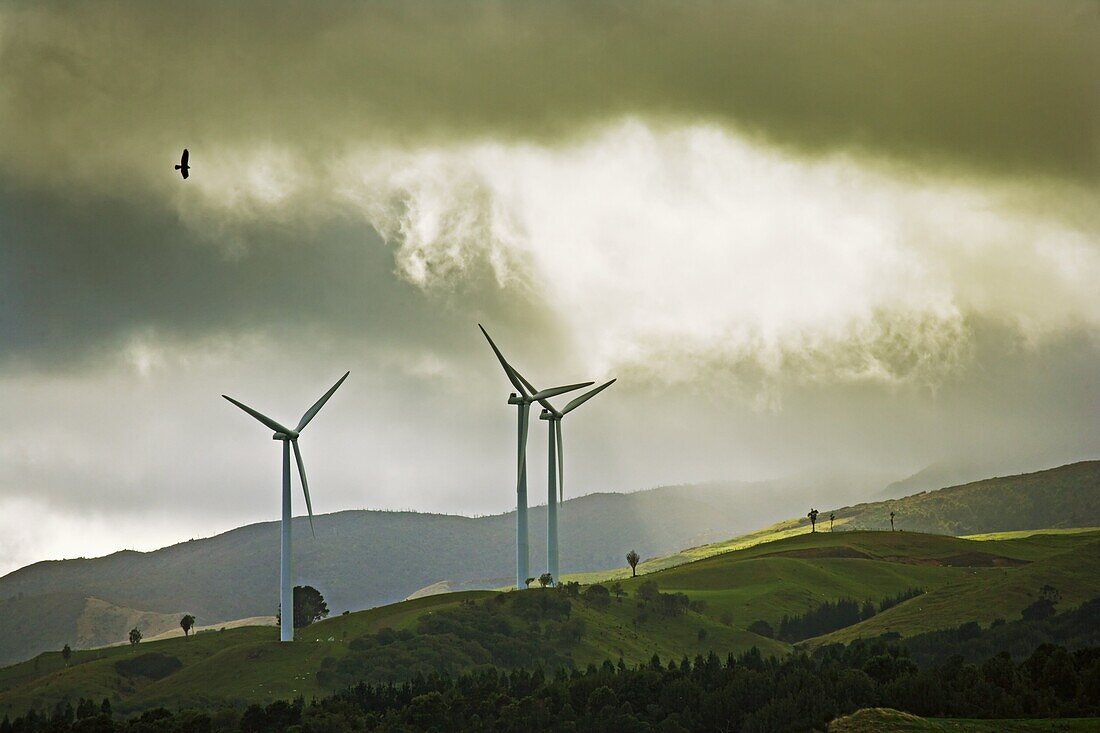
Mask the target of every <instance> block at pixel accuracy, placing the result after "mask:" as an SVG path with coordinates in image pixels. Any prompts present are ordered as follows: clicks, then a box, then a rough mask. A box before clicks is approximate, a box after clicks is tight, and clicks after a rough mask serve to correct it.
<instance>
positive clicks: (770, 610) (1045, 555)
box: [0, 531, 1100, 713]
mask: <svg viewBox="0 0 1100 733" xmlns="http://www.w3.org/2000/svg"><path fill="white" fill-rule="evenodd" d="M1098 560H1100V532H1093V533H1088V532H1082V533H1061V534H1053V535H1031V536H1027V537H1013V538H1010V539H1004V540H972V539H963V538H957V537H948V536H937V535H926V534H920V533H912V532H893V533H891V532H856V531H853V532H834V533H827V532H822V533H815V534H800V535H794V536H790V537H786V538H784V539H780V540H775V541H772V542H766V543H757V544H753V545H751V546H748V547H745V548H742V549H740V550H736V551H733V552H730V553H726V554H724V555H720V556H714V557H710V558H706V559H703V560H700V561H696V562H693V563H690V564H685V565H681V566H678V567H674V568H669V569H666V570H663V571H659V572H656V573H652V574H650V575H647V576H644V577H639V578H636V579H627V580H623V581H620V583H621V585H622V587H623V589H624V591H625V593H626V598H625V599H623V600H621V601H618V600H615V599H614V597H612V598H611V600H610V602H609V603H607V604H606V606H605V607H595V606H591V605H589V604H588V603H585V602H584V601H582V600H574V601H572V605H571V610H572V613H571V615H570V617H569V618H570V620H571V621H572V622H579V623H580V624H581V627H582V628H583V633H581V634H580V635H579V637H578V638H577V639H573V640H569V641H560V640H556V639H558V637H555V636H553V634H555V633H558V631H556V630H558V629H559V627H558V626H555V623H556V622H552V621H545V620H543V621H536V620H535V619H531V618H528V617H527V616H525V615H524V614H523V612H519V611H516V612H512V611H508V610H507V609H509V608H511V605H509V604H513V601H514V599H515V598H516V597H518V596H523V597H525V598H529V599H538V598H539V597H541V596H546V594H555V593H556V592H555V591H552V590H548V591H543V590H530V591H522V592H520V593H507V594H497V593H494V592H489V591H468V592H462V593H449V594H440V595H433V596H426V597H422V598H418V599H416V600H412V601H406V602H402V603H397V604H392V605H388V606H383V607H379V608H374V609H370V610H368V611H362V612H359V613H352V614H347V615H341V616H336V617H335V618H331V619H327V620H325V621H323V622H320V623H318V624H315V625H313V626H311V627H309V628H308V629H305V630H301V631H300V632H299V636H298V638H299V640H300V641H299V642H298V643H295V644H293V645H286V644H280V643H278V642H277V641H276V639H277V634H278V632H277V629H276V628H274V627H273V626H267V627H244V628H236V629H227V630H225V631H210V632H206V633H201V634H198V635H197V636H194V637H192V638H191V639H181V638H173V639H167V640H164V641H156V642H152V643H146V642H143V643H142V644H140V645H138V647H136V648H130V647H112V648H107V649H99V650H90V651H81V652H77V653H76V654H75V655H74V657H73V659H72V661H71V664H70V665H69V666H68V667H66V666H65V665H64V662H63V661H62V660H61V657H60V654H58V653H56V652H51V653H48V654H43V655H41V656H39V657H37V658H35V659H34V660H31V661H27V662H24V663H22V664H18V665H15V666H12V667H7V668H4V669H0V713H3V712H5V711H18V710H22V709H25V708H26V707H29V706H37V707H42V706H48V705H50V704H52V703H53V702H55V701H57V700H59V699H64V698H66V697H67V698H69V699H74V700H75V699H76V698H77V697H80V696H84V697H95V698H96V699H99V698H102V697H107V698H109V699H111V700H112V703H113V705H114V706H115V707H116V709H120V710H137V709H144V708H147V707H151V706H155V705H165V706H168V707H170V708H174V707H176V706H178V705H180V704H183V703H186V704H204V703H207V702H210V701H215V700H220V701H238V702H245V701H270V700H273V699H285V698H290V697H294V696H296V695H304V696H305V697H306V698H307V699H308V698H309V697H310V696H312V695H319V694H322V693H324V692H326V691H330V689H329V688H327V687H326V686H325V685H324V684H322V680H323V679H324V675H320V676H319V675H318V672H320V671H322V670H334V669H338V668H339V667H340V663H341V660H342V659H345V658H350V657H349V655H355V654H361V653H362V652H361V651H356V650H357V646H356V644H357V643H358V642H357V641H356V640H358V639H362V638H364V637H367V636H369V635H371V634H377V633H378V632H379V631H380V630H382V629H383V628H392V629H394V630H396V631H402V630H405V631H408V632H410V634H409V635H408V637H407V640H408V641H407V643H408V645H409V647H408V649H405V648H404V647H401V648H400V649H398V647H394V648H393V649H394V650H397V651H396V652H392V653H391V652H387V655H388V656H386V655H383V656H378V657H371V658H372V659H374V660H375V661H374V662H371V664H375V665H376V666H374V667H369V666H368V667H367V668H361V669H363V670H365V671H364V673H365V674H367V675H368V676H369V675H373V676H375V677H379V676H380V678H389V676H390V675H392V676H400V675H401V674H403V673H405V671H406V670H408V669H412V668H413V667H414V666H415V664H417V663H419V662H417V660H421V661H423V660H424V659H425V657H424V656H423V654H424V650H425V649H428V648H430V647H432V645H433V644H435V642H433V641H432V640H431V639H429V638H427V637H425V636H424V634H425V633H427V632H426V631H425V628H426V627H425V626H424V624H425V623H426V619H429V618H430V617H433V615H436V616H439V615H440V614H443V615H444V616H445V615H446V614H448V613H452V614H453V613H454V612H457V611H464V610H467V609H468V605H467V604H468V603H469V602H477V603H487V602H493V601H491V600H490V599H497V598H500V599H503V600H501V601H498V603H503V604H505V605H504V606H502V608H504V609H505V611H501V613H505V615H504V616H498V617H496V618H497V621H494V622H493V623H491V624H489V627H498V626H499V624H500V623H503V621H502V619H505V620H506V619H509V618H510V619H512V621H511V623H513V625H515V624H519V625H520V626H519V628H520V629H521V632H520V633H521V637H522V638H527V637H528V636H529V635H530V638H531V639H536V640H537V639H543V638H544V639H545V642H539V643H543V644H545V645H548V646H544V647H541V648H544V649H552V650H553V652H554V653H555V654H559V653H560V654H561V655H564V656H563V658H564V659H566V660H568V663H570V664H573V665H574V666H580V667H583V666H585V665H587V664H589V663H593V664H598V663H600V662H601V661H602V660H604V659H608V658H610V659H613V660H614V659H618V658H619V657H620V656H621V657H622V658H623V659H624V661H625V662H626V663H627V664H636V663H641V662H645V661H646V660H648V659H649V658H650V656H652V655H653V654H654V653H657V654H659V655H660V656H661V657H662V658H663V659H668V658H673V659H675V658H679V657H682V656H685V655H686V656H688V657H689V658H691V657H694V656H695V655H696V654H706V653H707V652H708V651H710V650H714V651H715V652H717V653H719V654H720V655H722V656H723V657H724V655H725V654H727V653H729V652H731V651H732V652H738V651H743V650H745V649H748V648H750V647H753V646H756V647H758V648H760V649H761V650H762V651H763V652H764V653H765V654H769V655H770V654H783V653H784V652H785V651H787V650H789V649H790V648H791V647H790V646H789V645H787V644H784V643H781V642H778V641H773V640H771V639H767V638H764V637H762V636H758V635H756V634H752V633H749V632H748V631H747V630H746V627H747V626H748V625H749V624H751V623H752V622H753V621H756V620H758V619H762V620H765V621H768V622H769V623H772V624H777V623H778V621H779V619H780V618H781V617H782V616H783V615H787V614H799V613H804V612H805V611H807V610H809V609H811V608H813V607H815V606H816V605H818V604H820V603H822V602H823V601H827V600H835V599H837V598H839V597H842V596H850V597H853V598H856V599H860V600H862V599H868V598H870V599H875V600H878V599H880V598H883V597H887V596H893V595H895V594H897V593H899V592H901V591H904V590H906V589H908V588H911V587H915V586H919V587H921V588H923V589H924V590H925V591H926V593H925V594H924V595H922V596H919V597H916V598H913V599H911V600H908V601H905V602H903V603H901V604H900V605H897V606H895V607H893V608H890V609H888V610H886V611H883V612H882V613H879V614H877V615H875V616H873V617H871V618H869V619H867V620H866V621H863V622H861V623H859V624H856V625H854V626H851V627H848V628H845V629H842V630H840V631H838V632H834V633H833V634H829V635H826V636H823V637H818V638H816V639H812V640H810V641H809V642H808V644H809V645H818V644H821V643H822V642H824V641H833V640H845V639H852V638H856V637H859V636H863V637H870V636H877V635H878V634H879V633H881V632H882V631H885V630H892V631H899V632H900V633H902V634H904V635H910V634H914V633H918V632H920V631H924V630H928V629H930V628H954V627H956V626H958V625H959V624H960V623H962V622H964V621H970V620H979V621H982V622H983V623H988V622H989V621H992V620H993V619H994V618H999V617H1005V618H1016V617H1018V616H1019V612H1020V610H1021V609H1022V608H1023V607H1024V606H1025V605H1027V603H1030V601H1031V600H1033V599H1034V597H1035V594H1036V592H1037V590H1038V588H1039V587H1040V586H1042V585H1044V584H1047V583H1049V584H1052V585H1055V586H1056V587H1058V588H1059V589H1060V590H1061V591H1062V594H1063V601H1062V607H1063V608H1068V607H1070V606H1072V605H1075V604H1076V603H1078V602H1079V601H1081V600H1085V599H1087V598H1091V597H1095V596H1100V562H1098ZM649 581H652V582H654V583H656V584H657V585H658V587H659V588H660V590H661V591H662V592H664V593H683V594H685V595H687V596H688V597H689V598H690V599H693V600H696V601H704V602H705V606H703V607H701V608H696V609H695V610H693V611H688V612H686V613H683V614H682V615H678V616H674V617H664V616H661V615H660V614H657V613H655V612H654V611H653V607H652V606H647V609H648V610H646V609H642V608H641V607H640V606H639V605H638V601H637V595H636V594H637V593H638V591H639V589H640V587H641V585H642V583H645V582H649ZM540 594H541V596H540ZM546 597H550V596H546ZM582 598H583V593H582ZM513 605H514V604H513ZM507 613H512V614H513V615H511V616H509V615H507ZM516 614H518V615H516ZM439 618H440V619H442V618H443V617H442V616H440V617H439ZM525 618H526V619H527V620H526V621H524V620H523V619H525ZM438 623H443V621H442V620H440V621H438ZM447 623H450V622H449V621H448V622H447ZM524 624H530V627H529V628H528V630H527V631H522V629H523V628H524V626H523V625H524ZM444 625H446V624H444ZM487 628H488V627H487ZM433 633H434V632H433ZM432 638H433V639H438V642H439V644H441V645H442V646H439V647H438V648H439V649H440V650H442V651H440V652H439V653H441V654H443V655H444V657H446V656H447V655H449V654H454V653H456V652H455V651H454V650H455V649H459V648H460V646H461V645H460V646H454V645H455V644H459V642H460V641H462V643H465V641H468V640H462V639H459V640H454V639H451V640H448V639H447V638H444V637H432ZM403 643H404V642H403ZM425 645H427V646H425ZM461 648H465V647H461ZM417 650H419V651H417ZM448 650H450V651H448ZM150 652H156V653H159V654H164V655H166V656H168V657H174V658H176V659H178V660H179V666H180V668H179V669H178V670H176V671H173V672H171V674H168V675H167V676H165V677H164V678H163V679H148V678H144V677H142V676H140V675H138V676H134V675H128V674H124V673H120V671H119V669H118V668H117V667H116V663H117V662H118V661H119V660H123V659H131V658H134V657H137V656H140V655H144V654H148V653H150ZM394 654H397V656H394ZM418 655H419V656H418ZM475 656H476V655H475ZM395 660H404V661H395ZM372 670H373V671H372ZM336 679H337V682H339V678H336ZM339 684H343V683H342V682H339ZM333 686H334V687H335V686H339V685H338V684H337V683H336V682H334V683H333Z"/></svg>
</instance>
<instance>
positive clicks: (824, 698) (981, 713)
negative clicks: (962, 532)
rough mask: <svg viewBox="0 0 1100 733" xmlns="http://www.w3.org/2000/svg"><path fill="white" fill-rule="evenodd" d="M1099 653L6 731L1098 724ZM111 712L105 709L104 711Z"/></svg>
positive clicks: (91, 721) (814, 664)
mask: <svg viewBox="0 0 1100 733" xmlns="http://www.w3.org/2000/svg"><path fill="white" fill-rule="evenodd" d="M1098 692H1100V648H1097V647H1091V648H1086V649H1081V650H1077V651H1076V652H1069V651H1067V650H1066V649H1065V648H1063V647H1059V646H1053V645H1043V646H1040V647H1039V648H1038V649H1036V650H1035V651H1034V652H1033V653H1032V654H1031V655H1030V656H1029V657H1027V658H1026V659H1024V660H1023V661H1021V662H1020V663H1015V662H1013V660H1012V658H1011V657H1010V656H1009V655H1008V654H1000V655H997V656H994V657H991V658H989V659H986V660H984V661H983V662H982V663H981V664H971V663H968V662H965V661H963V660H962V658H961V657H957V656H956V657H953V658H951V659H949V660H948V661H947V662H945V663H943V664H940V665H935V666H931V667H926V668H923V669H922V668H920V667H918V665H917V664H916V663H914V662H913V661H912V660H911V659H910V658H909V657H908V656H907V654H906V650H905V648H904V647H901V646H898V645H897V644H893V643H890V642H888V641H885V640H881V639H880V640H876V641H873V642H862V641H860V642H855V643H853V644H850V645H848V646H841V645H832V646H829V647H825V648H822V649H819V650H817V651H816V652H815V653H814V654H813V655H812V656H810V655H805V654H797V655H793V656H791V657H788V658H787V659H784V660H782V661H777V660H774V659H764V658H762V657H761V655H760V654H759V653H758V652H756V650H752V651H750V652H747V653H745V654H742V655H740V656H739V657H736V658H735V657H734V656H733V655H730V656H728V657H727V658H726V659H724V660H723V659H720V658H719V657H718V656H717V655H715V654H713V653H711V654H710V655H708V656H707V657H702V656H697V657H695V659H694V660H689V659H687V658H686V657H685V658H683V659H680V660H662V659H660V658H659V657H657V656H656V655H654V657H653V658H652V659H651V660H650V662H649V663H647V664H642V665H638V666H635V667H627V666H626V665H624V664H623V663H622V662H621V661H620V662H619V663H618V664H612V663H611V662H610V661H608V662H604V664H603V665H602V666H600V667H596V666H594V665H590V666H589V667H588V668H587V669H585V670H573V671H567V670H566V669H564V668H558V669H557V670H556V671H555V672H552V673H551V672H546V671H544V670H543V668H542V667H541V666H540V667H537V668H535V669H534V670H526V669H514V670H512V671H511V672H503V671H499V670H497V669H495V668H490V669H487V670H484V671H478V672H473V673H468V674H462V675H458V676H450V675H436V674H431V675H418V676H417V677H415V678H414V679H413V680H411V681H409V682H405V683H402V684H395V683H392V682H390V683H380V684H368V683H359V684H357V685H355V686H353V687H348V688H346V689H345V690H343V691H341V692H338V693H336V694H334V695H331V696H329V697H325V698H323V699H320V700H313V701H312V702H310V703H308V704H307V703H306V702H305V701H304V700H302V699H300V698H299V699H297V700H295V701H293V702H286V701H277V702H274V703H271V704H270V705H267V706H260V705H251V706H249V707H248V708H246V709H245V710H243V711H238V710H234V709H231V708H227V709H222V710H217V711H210V712H203V711H194V710H191V711H187V710H185V711H177V712H173V711H170V710H166V709H164V708H157V709H154V710H148V711H146V712H144V713H142V714H141V715H140V716H138V717H135V718H132V719H130V720H121V719H118V718H115V717H112V716H111V714H110V712H109V703H104V704H103V705H102V706H97V705H96V704H95V703H94V702H92V701H90V700H80V701H79V702H78V703H77V706H76V708H75V709H74V708H73V706H72V705H71V704H69V703H65V704H63V705H59V706H57V707H56V708H55V709H54V710H53V711H52V712H51V713H50V714H40V713H31V714H28V715H27V716H24V717H21V718H18V719H16V720H14V721H11V720H8V719H5V720H4V721H2V722H0V733H115V732H118V733H123V732H125V733H154V732H163V733H177V732H178V733H214V732H215V731H240V733H291V732H292V731H293V732H294V733H298V732H300V733H341V732H342V731H352V730H355V731H360V730H372V731H373V730H377V731H406V730H440V731H442V730H448V731H452V730H453V731H540V730H578V731H609V732H610V731H656V730H660V731H715V730H738V731H745V732H746V733H753V732H757V731H769V732H776V733H778V732H781V731H803V730H810V729H814V728H816V729H823V728H824V726H825V725H826V724H827V723H828V721H829V720H831V719H832V718H834V717H836V716H838V715H843V714H847V713H850V712H853V711H855V710H857V709H859V708H863V707H871V706H882V707H892V708H897V709H900V710H905V711H909V712H912V713H914V714H917V715H922V716H931V717H968V718H1009V717H1013V718H1015V717H1059V716H1060V717H1086V716H1096V715H1100V695H1098V694H1097V693H1098ZM105 710H106V711H105Z"/></svg>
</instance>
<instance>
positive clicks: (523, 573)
mask: <svg viewBox="0 0 1100 733" xmlns="http://www.w3.org/2000/svg"><path fill="white" fill-rule="evenodd" d="M477 327H478V328H480V329H481V332H482V333H483V334H485V338H486V340H487V341H488V342H489V346H491V347H492V349H493V353H494V354H496V357H497V360H498V361H499V362H500V365H501V366H502V367H504V373H505V374H506V375H507V376H508V381H509V382H511V383H512V386H513V387H515V388H516V391H515V392H513V393H512V394H510V395H508V404H509V405H515V406H516V408H517V413H518V418H519V426H518V430H517V432H518V433H519V455H518V456H517V458H516V464H517V467H518V471H517V476H516V589H517V590H520V589H523V588H525V587H526V581H527V578H528V577H530V576H529V575H528V570H529V568H530V556H531V551H530V542H529V540H528V538H527V424H528V418H529V416H530V414H531V403H532V402H536V401H538V400H544V399H547V398H549V397H554V396H556V395H560V394H564V393H565V392H572V391H573V390H575V389H581V388H582V387H587V386H588V385H590V384H592V382H583V383H581V384H568V385H565V386H563V387H552V388H550V389H544V390H542V391H541V392H540V391H539V390H537V389H535V388H534V387H533V386H531V383H530V382H528V381H527V380H526V379H524V378H523V377H522V376H521V375H520V373H519V372H517V371H516V370H515V369H513V368H512V365H511V364H509V363H508V361H507V360H506V359H505V358H504V355H503V354H501V353H500V349H498V348H497V345H496V344H495V343H493V339H492V338H491V337H490V336H489V332H488V331H486V330H485V328H484V327H483V326H482V325H481V324H480V323H479V324H477Z"/></svg>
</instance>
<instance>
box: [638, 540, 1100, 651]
mask: <svg viewBox="0 0 1100 733" xmlns="http://www.w3.org/2000/svg"><path fill="white" fill-rule="evenodd" d="M1098 540H1100V533H1093V534H1089V533H1081V534H1062V535H1057V536H1053V537H1051V536H1044V535H1035V536H1032V537H1027V538H1020V539H1012V540H1005V541H995V540H992V541H977V540H966V539H962V538H957V537H946V536H942V535H927V534H919V533H913V532H833V533H828V532H817V533H814V534H808V533H803V534H797V535H792V536H788V537H784V538H783V539H779V540H774V541H771V542H760V543H754V544H751V545H749V546H748V547H745V548H742V549H739V550H735V551H732V552H728V553H725V554H722V555H716V556H712V557H709V558H705V559H703V560H699V561H696V562H692V563H689V564H685V565H679V566H676V567H673V568H669V569H665V570H662V571H658V572H655V573H651V574H647V575H645V576H639V577H638V578H635V579H632V580H631V579H627V580H622V581H619V582H621V583H622V584H623V587H624V588H626V589H627V590H628V591H630V590H633V589H636V588H637V587H638V585H639V584H640V583H642V582H645V581H648V580H652V581H654V582H656V583H657V584H658V585H659V586H660V588H661V590H668V591H679V592H683V593H686V594H687V595H688V596H689V597H691V598H696V599H701V600H705V601H706V602H707V604H708V605H707V611H706V613H707V614H708V615H711V616H713V617H715V618H722V617H723V615H726V617H727V618H730V619H732V622H731V623H732V625H734V626H739V627H740V628H745V627H747V626H748V624H750V623H752V622H753V621H755V620H757V619H762V620H765V621H767V622H769V623H771V624H773V625H774V624H776V623H777V622H778V621H779V620H780V618H781V617H782V616H783V615H784V614H800V613H803V612H805V611H807V610H809V609H810V608H812V607H813V606H814V605H816V604H819V603H821V602H823V601H826V600H830V601H831V600H836V599H838V598H841V597H851V598H854V599H857V600H860V601H862V600H865V599H872V600H875V601H878V600H879V599H881V598H884V597H886V596H893V595H896V594H897V593H900V592H902V591H904V590H906V589H908V588H914V587H919V588H923V589H924V590H925V591H926V592H927V594H928V595H927V598H928V599H929V600H930V601H934V602H936V603H939V600H938V599H939V598H941V597H943V598H948V599H954V598H956V597H957V595H958V594H959V593H960V592H961V591H960V590H959V589H961V588H966V589H967V591H968V593H969V594H973V595H974V599H975V600H971V599H970V595H962V596H958V597H959V600H957V601H951V602H946V603H943V604H942V608H940V610H938V611H937V612H936V613H934V614H933V613H931V612H930V611H929V610H927V609H926V610H925V611H918V610H914V609H916V608H924V606H920V605H918V606H913V605H912V604H914V603H915V602H916V601H920V600H921V599H914V600H913V601H910V602H908V603H904V604H902V605H900V606H898V607H896V608H894V609H891V610H890V611H889V612H887V613H884V614H882V615H880V616H876V617H875V618H874V619H871V620H869V621H868V622H867V623H869V624H871V623H872V622H873V623H875V624H886V623H888V622H890V623H892V626H891V630H902V631H903V632H905V633H916V632H917V631H921V630H925V629H926V628H927V626H928V624H942V625H943V626H953V625H958V624H959V623H961V622H962V621H968V620H972V619H985V618H986V616H988V615H989V614H994V615H993V616H990V617H989V618H988V619H986V620H989V621H991V620H992V619H993V618H996V617H1001V616H1005V615H1006V614H1018V613H1019V610H1020V609H1021V608H1023V606H1024V605H1026V602H1029V601H1027V599H1028V598H1032V597H1033V596H1034V594H1035V592H1036V591H1037V589H1038V588H1039V587H1040V586H1042V585H1043V584H1044V583H1045V582H1048V581H1053V584H1054V585H1056V586H1057V587H1059V588H1061V587H1062V586H1063V585H1064V586H1066V587H1067V589H1068V587H1069V586H1070V585H1071V584H1072V585H1074V586H1075V587H1076V590H1074V591H1072V592H1070V593H1069V595H1068V596H1066V600H1067V602H1068V601H1069V600H1070V598H1071V597H1072V598H1073V599H1078V597H1080V598H1079V599H1080V600H1087V598H1091V597H1092V596H1093V595H1100V570H1098V569H1097V568H1100V564H1093V565H1089V562H1090V561H1091V559H1092V558H1093V557H1094V555H1095V553H1096V550H1097V549H1098V548H1100V542H1097V541H1098ZM1059 583H1061V584H1062V585H1059ZM986 588H996V589H997V590H998V592H1001V593H1004V594H1006V595H1005V602H1004V603H1003V604H1002V603H998V602H988V601H987V602H986V603H985V608H984V609H983V613H981V614H978V615H975V613H974V612H973V610H972V608H971V606H972V605H973V604H974V603H977V602H979V601H978V600H977V599H978V598H979V597H982V594H983V593H985V592H986V591H984V590H983V589H986ZM1090 593H1091V595H1090ZM891 619H898V620H897V621H892V622H891ZM937 628H938V627H937ZM850 631H851V633H852V634H853V635H858V634H859V630H858V627H853V628H852V629H851V630H850ZM865 635H866V634H865Z"/></svg>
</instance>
